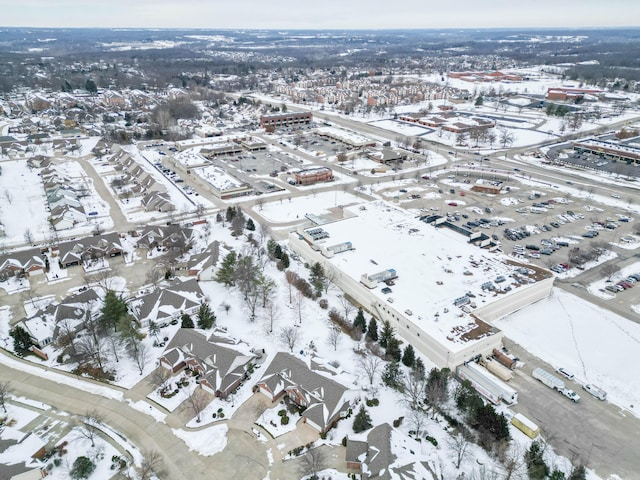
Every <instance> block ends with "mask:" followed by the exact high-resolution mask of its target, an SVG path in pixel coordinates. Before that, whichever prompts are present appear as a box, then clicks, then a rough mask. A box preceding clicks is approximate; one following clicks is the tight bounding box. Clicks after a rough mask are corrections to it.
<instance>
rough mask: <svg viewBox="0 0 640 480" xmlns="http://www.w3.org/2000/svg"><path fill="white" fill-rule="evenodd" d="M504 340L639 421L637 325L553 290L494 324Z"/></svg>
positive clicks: (639, 346) (639, 345) (639, 344)
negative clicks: (593, 388)
mask: <svg viewBox="0 0 640 480" xmlns="http://www.w3.org/2000/svg"><path fill="white" fill-rule="evenodd" d="M496 326H497V327H498V328H500V329H501V330H503V331H504V333H505V335H506V336H507V337H509V338H511V339H513V340H514V341H515V342H517V343H519V344H520V345H522V346H523V347H524V348H525V349H526V350H528V351H529V352H531V353H532V354H534V355H536V356H537V357H540V358H543V359H544V360H545V361H547V362H549V363H550V364H552V365H553V366H555V367H564V368H566V369H567V370H570V371H571V372H573V373H574V374H575V376H576V380H577V381H579V382H581V383H594V384H596V385H598V386H599V387H602V388H604V389H605V390H606V391H607V393H608V397H607V400H609V401H611V402H613V403H615V404H617V405H619V406H621V407H623V408H625V409H627V410H629V411H630V412H632V413H634V414H635V415H640V371H639V370H638V368H637V367H636V364H635V362H633V361H629V359H633V358H635V357H636V355H637V354H638V351H640V350H639V349H640V325H638V324H637V323H635V322H632V321H631V320H627V319H626V318H623V317H621V316H619V315H617V314H615V313H612V312H610V311H608V310H604V309H602V308H600V307H597V306H595V305H592V304H590V303H587V302H585V301H583V300H581V299H579V298H578V297H576V296H574V295H571V294H569V293H566V292H564V291H562V290H560V289H558V288H555V289H554V290H553V293H552V295H551V296H550V297H548V298H546V299H544V300H540V301H539V302H537V303H535V304H534V305H532V306H530V307H527V308H525V309H523V310H520V311H518V312H516V313H513V314H511V315H508V316H506V317H505V318H503V319H501V320H499V321H497V322H496Z"/></svg>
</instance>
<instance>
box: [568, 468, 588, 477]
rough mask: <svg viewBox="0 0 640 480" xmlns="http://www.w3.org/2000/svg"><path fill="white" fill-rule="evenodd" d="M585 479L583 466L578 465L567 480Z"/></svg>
mask: <svg viewBox="0 0 640 480" xmlns="http://www.w3.org/2000/svg"><path fill="white" fill-rule="evenodd" d="M586 478H587V472H586V471H585V469H584V465H578V466H577V467H576V468H574V469H573V471H572V472H571V475H569V480H586Z"/></svg>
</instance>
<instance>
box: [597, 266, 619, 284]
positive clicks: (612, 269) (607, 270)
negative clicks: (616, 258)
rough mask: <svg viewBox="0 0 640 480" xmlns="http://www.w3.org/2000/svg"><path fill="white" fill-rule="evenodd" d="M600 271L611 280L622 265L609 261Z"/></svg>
mask: <svg viewBox="0 0 640 480" xmlns="http://www.w3.org/2000/svg"><path fill="white" fill-rule="evenodd" d="M600 271H601V272H602V274H603V275H604V276H605V277H607V280H608V281H611V277H613V276H614V275H615V274H616V273H618V272H619V271H620V267H619V266H618V265H616V264H615V263H607V264H605V265H603V266H602V267H601V268H600Z"/></svg>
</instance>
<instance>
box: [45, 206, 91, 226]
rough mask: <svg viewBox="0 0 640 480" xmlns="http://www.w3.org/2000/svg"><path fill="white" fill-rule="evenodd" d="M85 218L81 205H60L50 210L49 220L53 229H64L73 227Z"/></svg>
mask: <svg viewBox="0 0 640 480" xmlns="http://www.w3.org/2000/svg"><path fill="white" fill-rule="evenodd" d="M86 219H87V217H86V215H85V213H84V208H83V207H79V208H76V207H72V206H69V205H62V206H59V207H56V208H54V209H52V210H51V216H50V217H49V221H50V222H51V225H52V226H53V228H54V229H55V230H58V231H59V230H66V229H69V228H73V227H74V226H76V225H77V224H79V223H83V222H85V221H86Z"/></svg>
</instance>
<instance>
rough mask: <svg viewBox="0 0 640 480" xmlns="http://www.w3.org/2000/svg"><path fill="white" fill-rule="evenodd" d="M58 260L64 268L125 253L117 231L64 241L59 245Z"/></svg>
mask: <svg viewBox="0 0 640 480" xmlns="http://www.w3.org/2000/svg"><path fill="white" fill-rule="evenodd" d="M57 250H58V262H59V263H60V266H61V267H63V268H67V267H70V266H72V265H80V264H82V263H83V262H89V261H91V260H96V259H99V258H105V257H117V256H120V255H122V254H123V253H124V247H123V246H122V244H121V243H120V235H118V234H117V233H105V234H104V235H99V236H92V237H84V238H81V239H80V240H74V241H71V242H64V243H61V244H59V245H58V247H57Z"/></svg>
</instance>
